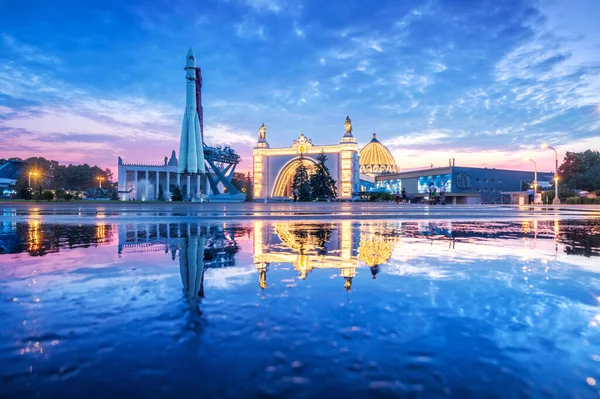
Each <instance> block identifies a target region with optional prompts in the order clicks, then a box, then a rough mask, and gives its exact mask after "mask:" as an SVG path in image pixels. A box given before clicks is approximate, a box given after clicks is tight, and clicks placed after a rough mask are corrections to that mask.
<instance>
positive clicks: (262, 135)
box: [258, 123, 267, 141]
mask: <svg viewBox="0 0 600 399" xmlns="http://www.w3.org/2000/svg"><path fill="white" fill-rule="evenodd" d="M265 140H267V127H266V126H265V124H264V123H263V124H262V125H261V126H260V128H259V129H258V141H265Z"/></svg>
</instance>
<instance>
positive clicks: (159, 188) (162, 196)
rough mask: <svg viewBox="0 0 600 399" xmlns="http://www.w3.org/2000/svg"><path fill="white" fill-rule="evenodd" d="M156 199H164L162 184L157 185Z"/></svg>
mask: <svg viewBox="0 0 600 399" xmlns="http://www.w3.org/2000/svg"><path fill="white" fill-rule="evenodd" d="M157 200H159V201H164V200H165V193H164V192H163V188H162V184H159V185H158V198H157Z"/></svg>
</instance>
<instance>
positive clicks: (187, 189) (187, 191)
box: [186, 175, 192, 198]
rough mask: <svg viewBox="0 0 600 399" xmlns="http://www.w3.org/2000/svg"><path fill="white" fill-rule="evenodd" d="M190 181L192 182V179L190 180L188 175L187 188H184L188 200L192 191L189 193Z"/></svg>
mask: <svg viewBox="0 0 600 399" xmlns="http://www.w3.org/2000/svg"><path fill="white" fill-rule="evenodd" d="M191 180H192V179H191V176H190V175H187V187H186V194H187V197H188V198H190V193H191V192H192V191H191V187H190V185H191V184H190V183H191Z"/></svg>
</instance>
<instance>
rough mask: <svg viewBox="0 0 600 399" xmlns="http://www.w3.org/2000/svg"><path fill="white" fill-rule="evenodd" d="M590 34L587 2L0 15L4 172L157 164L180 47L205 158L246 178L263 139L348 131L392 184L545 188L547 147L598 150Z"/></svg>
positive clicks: (599, 88) (97, 8)
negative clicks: (537, 180) (446, 180)
mask: <svg viewBox="0 0 600 399" xmlns="http://www.w3.org/2000/svg"><path fill="white" fill-rule="evenodd" d="M598 20H600V2H598V1H595V0H574V1H550V0H548V1H526V0H522V1H520V0H514V1H513V0H511V1H502V0H500V1H499V0H494V1H466V0H463V1H458V0H444V1H442V0H437V1H398V0H396V1H378V2H368V1H351V0H350V1H335V0H334V1H328V2H323V1H302V0H297V1H284V0H202V1H193V2H192V1H166V0H165V1H135V2H134V1H132V2H129V1H127V2H123V1H110V0H105V1H93V0H92V1H85V2H81V1H57V2H48V1H30V2H26V3H24V2H15V1H8V0H0V148H1V149H2V150H1V153H0V156H2V157H7V156H21V157H27V156H32V155H43V156H46V157H48V158H53V159H57V160H59V161H62V162H83V161H85V162H89V163H97V164H100V165H102V166H107V167H112V168H114V167H115V165H116V158H117V156H118V155H121V156H122V157H123V158H124V159H125V160H126V161H129V162H134V161H135V162H146V163H160V162H162V157H163V156H164V155H168V154H169V153H170V151H171V150H172V149H176V148H178V140H179V134H180V124H181V119H182V116H183V109H184V101H185V80H184V71H183V66H184V62H185V55H186V53H187V49H188V48H189V47H190V46H191V47H193V48H194V52H195V54H196V57H197V60H198V65H199V66H200V67H201V68H202V70H203V77H204V92H203V97H204V104H203V105H204V114H205V126H206V135H207V139H208V142H209V143H212V144H231V145H233V146H234V148H236V149H237V150H238V152H240V153H241V154H242V156H243V157H244V159H245V162H244V165H243V167H242V169H249V167H250V164H251V153H252V147H253V144H254V142H255V141H256V136H257V133H256V131H257V129H258V127H259V126H260V124H261V123H263V122H264V123H265V124H266V125H267V128H268V132H267V138H268V141H269V142H270V144H271V146H272V147H274V146H288V145H291V143H292V141H293V139H294V138H296V137H297V136H298V135H299V134H300V133H304V134H305V135H306V136H308V137H309V138H311V139H312V140H313V142H314V143H315V144H330V143H336V142H338V141H339V139H340V137H341V136H342V135H343V133H344V119H345V117H346V115H350V116H351V118H352V122H353V126H354V134H355V136H356V137H357V140H358V141H359V143H360V144H365V143H367V142H368V141H369V140H370V138H371V134H372V132H373V131H376V132H377V135H378V138H380V140H381V141H382V142H384V143H385V144H386V145H388V148H389V149H390V150H391V151H392V153H393V154H394V156H395V158H396V161H397V162H398V164H399V165H400V167H401V168H414V167H418V166H425V165H429V164H430V163H433V164H434V165H440V166H441V165H445V164H446V163H447V160H448V158H450V157H454V158H456V160H457V164H462V165H479V166H488V167H507V166H508V167H517V166H519V165H523V166H528V165H527V163H526V162H522V158H523V157H525V156H534V157H535V158H536V159H538V160H539V162H542V165H541V167H540V169H545V170H551V169H552V163H553V162H552V161H553V154H552V153H551V152H550V151H547V150H540V149H539V146H540V144H541V143H543V142H549V143H551V144H553V145H555V146H557V147H558V148H559V150H560V152H561V154H562V153H564V151H566V150H571V151H578V150H583V149H587V148H595V149H598V147H600V105H599V104H600V35H599V34H598V33H600V28H598V22H597V21H598ZM544 165H548V167H546V168H545V167H544Z"/></svg>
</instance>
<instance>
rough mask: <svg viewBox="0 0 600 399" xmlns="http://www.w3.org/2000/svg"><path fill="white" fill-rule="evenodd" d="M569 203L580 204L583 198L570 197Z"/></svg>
mask: <svg viewBox="0 0 600 399" xmlns="http://www.w3.org/2000/svg"><path fill="white" fill-rule="evenodd" d="M567 204H569V205H578V204H581V198H579V197H568V198H567Z"/></svg>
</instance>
